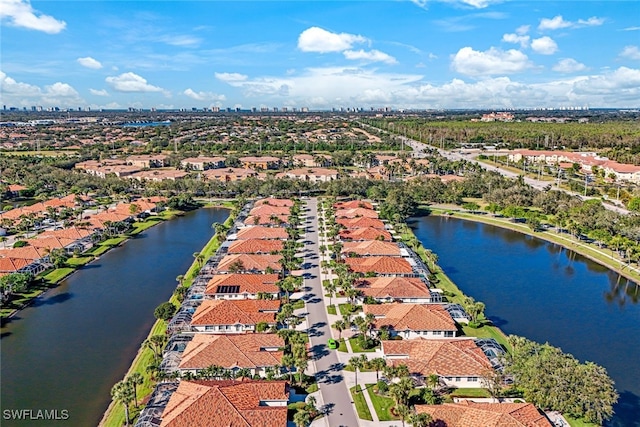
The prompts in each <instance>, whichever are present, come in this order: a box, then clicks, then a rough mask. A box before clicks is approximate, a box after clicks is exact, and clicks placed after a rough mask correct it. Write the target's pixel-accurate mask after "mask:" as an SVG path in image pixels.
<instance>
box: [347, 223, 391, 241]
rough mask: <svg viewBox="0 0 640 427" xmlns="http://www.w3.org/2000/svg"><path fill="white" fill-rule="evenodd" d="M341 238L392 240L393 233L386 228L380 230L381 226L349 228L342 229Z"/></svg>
mask: <svg viewBox="0 0 640 427" xmlns="http://www.w3.org/2000/svg"><path fill="white" fill-rule="evenodd" d="M340 239H342V240H380V239H383V240H385V241H388V242H390V241H391V240H392V239H391V233H389V232H388V231H386V230H380V229H379V228H371V227H365V228H352V229H349V230H342V231H340Z"/></svg>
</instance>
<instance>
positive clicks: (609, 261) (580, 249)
mask: <svg viewBox="0 0 640 427" xmlns="http://www.w3.org/2000/svg"><path fill="white" fill-rule="evenodd" d="M430 210H431V213H432V215H442V216H444V215H446V216H448V217H454V218H462V219H466V220H469V221H475V222H482V223H484V224H490V225H495V226H497V227H501V228H506V229H509V230H512V231H517V232H518V233H522V234H526V235H529V236H533V237H537V238H539V239H542V240H546V241H548V242H551V243H555V244H557V245H560V246H562V247H564V248H566V249H570V250H572V251H574V252H576V253H578V254H580V255H582V256H584V257H586V258H589V259H590V260H592V261H593V262H596V263H598V264H600V265H603V266H605V267H607V268H608V269H610V270H612V271H615V272H616V273H618V274H620V275H621V276H623V277H626V278H627V279H629V280H631V281H633V282H636V283H640V273H639V272H638V271H636V270H635V268H634V269H631V268H630V267H629V266H628V265H627V264H626V263H625V262H624V261H622V260H620V259H619V258H617V257H616V256H615V255H614V254H611V253H607V252H611V251H605V249H600V248H599V247H598V246H597V245H595V244H593V243H587V242H583V241H579V240H577V239H576V238H574V237H573V236H570V235H567V234H566V233H556V232H555V231H533V230H531V228H529V226H527V225H526V224H520V223H514V222H511V221H510V220H509V219H506V218H496V217H492V216H490V215H482V214H473V213H470V212H463V211H453V210H451V209H441V208H430Z"/></svg>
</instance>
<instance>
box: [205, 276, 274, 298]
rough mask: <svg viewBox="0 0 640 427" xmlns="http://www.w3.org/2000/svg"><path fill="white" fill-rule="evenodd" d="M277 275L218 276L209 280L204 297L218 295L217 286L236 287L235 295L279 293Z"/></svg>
mask: <svg viewBox="0 0 640 427" xmlns="http://www.w3.org/2000/svg"><path fill="white" fill-rule="evenodd" d="M277 282H278V275H277V274H218V275H215V276H213V277H212V278H211V280H209V283H208V284H207V289H206V290H205V291H204V293H205V295H215V294H216V293H218V286H238V287H239V288H238V292H234V293H237V294H244V293H247V294H253V295H255V294H257V293H258V292H266V293H276V292H279V288H278V286H276V283H277Z"/></svg>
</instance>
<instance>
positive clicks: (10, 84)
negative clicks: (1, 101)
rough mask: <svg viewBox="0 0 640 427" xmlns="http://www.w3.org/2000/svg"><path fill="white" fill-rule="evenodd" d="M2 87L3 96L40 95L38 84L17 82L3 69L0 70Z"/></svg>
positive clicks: (0, 86)
mask: <svg viewBox="0 0 640 427" xmlns="http://www.w3.org/2000/svg"><path fill="white" fill-rule="evenodd" d="M0 89H1V90H0V92H2V94H3V97H4V96H6V95H22V96H26V97H29V96H37V95H40V88H39V87H38V86H34V85H30V84H28V83H20V82H17V81H15V80H14V79H12V78H11V77H9V76H7V75H6V74H5V73H4V72H2V71H0Z"/></svg>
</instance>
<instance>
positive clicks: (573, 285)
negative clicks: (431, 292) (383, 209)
mask: <svg viewBox="0 0 640 427" xmlns="http://www.w3.org/2000/svg"><path fill="white" fill-rule="evenodd" d="M409 225H410V226H411V227H412V228H413V230H414V232H415V234H416V237H417V238H418V239H419V240H420V241H421V242H422V243H423V245H424V246H425V247H426V248H428V249H431V250H433V251H434V252H435V253H436V254H437V255H438V257H439V261H438V264H439V265H440V266H441V267H442V269H443V270H444V272H445V273H446V274H447V275H448V276H449V277H450V278H451V279H452V280H453V281H454V282H455V283H456V284H457V285H458V287H459V288H460V289H461V290H462V291H463V292H464V293H465V294H466V295H468V296H471V297H473V298H475V299H476V300H478V301H482V302H484V303H485V304H486V310H485V314H486V315H487V316H488V317H489V318H490V319H491V320H492V321H493V322H494V324H496V325H497V326H499V327H500V328H501V329H502V330H503V331H504V332H505V333H506V334H515V335H521V336H524V337H527V338H529V339H532V340H534V341H538V342H546V341H548V342H549V343H550V344H552V345H554V346H557V347H560V348H562V350H563V351H565V352H567V353H571V354H573V355H574V356H575V357H576V358H578V359H580V360H581V361H585V360H589V361H592V362H595V363H597V364H599V365H602V366H604V367H605V368H606V369H607V371H608V372H609V375H610V376H611V377H612V378H613V379H614V381H615V382H616V389H617V390H618V393H619V394H620V401H619V403H618V405H617V406H616V407H615V410H616V415H615V417H614V419H612V420H611V421H610V422H609V423H608V424H607V425H610V426H616V427H618V426H620V427H622V426H625V427H628V426H640V366H638V363H637V360H638V355H640V304H638V301H639V300H640V290H639V289H638V286H637V285H636V284H635V283H632V282H630V281H628V280H626V279H625V278H624V277H621V276H620V275H618V274H617V273H614V272H612V271H610V270H609V269H607V268H605V267H603V266H601V265H599V264H597V263H595V262H593V261H591V260H589V259H587V258H585V257H583V256H580V255H578V254H576V253H575V252H572V251H569V250H567V249H565V248H563V247H561V246H558V245H556V244H553V243H549V242H546V241H544V240H541V239H537V238H535V237H531V236H527V235H524V234H520V233H517V232H514V231H510V230H506V229H502V228H499V227H495V226H492V225H487V224H481V223H476V222H472V221H465V220H461V219H456V218H450V217H441V216H425V217H420V218H412V219H411V220H410V221H409Z"/></svg>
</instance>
